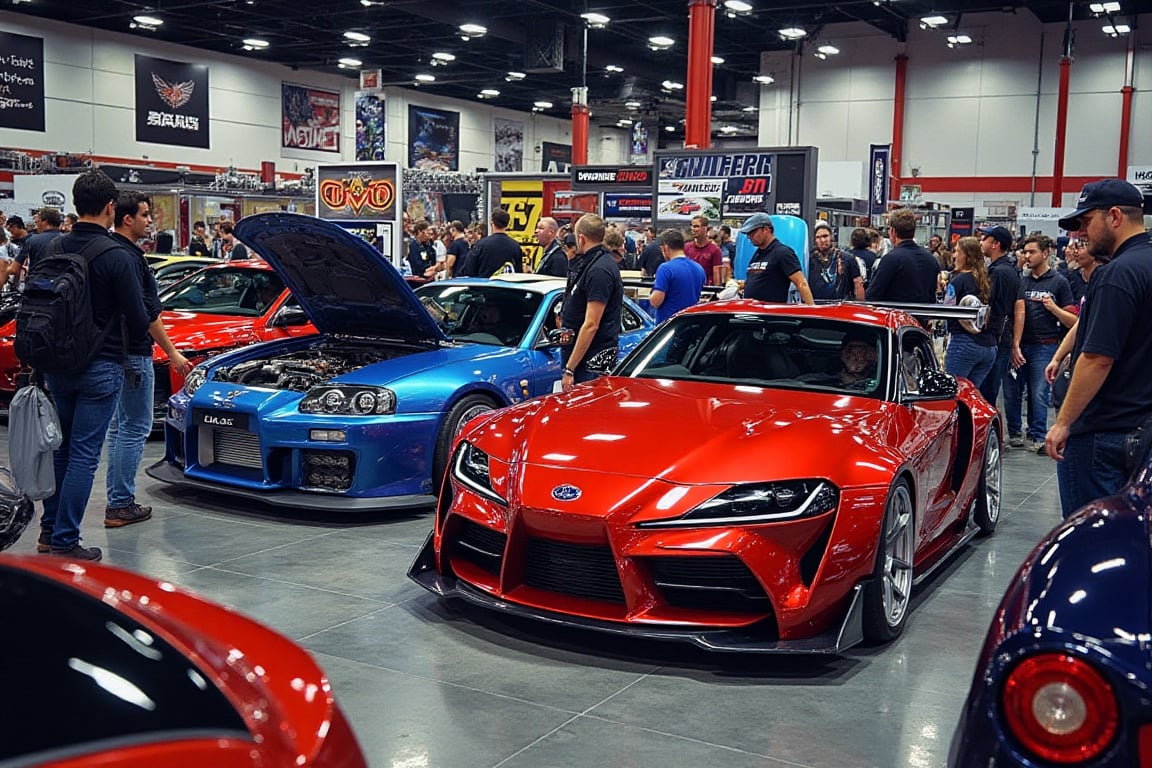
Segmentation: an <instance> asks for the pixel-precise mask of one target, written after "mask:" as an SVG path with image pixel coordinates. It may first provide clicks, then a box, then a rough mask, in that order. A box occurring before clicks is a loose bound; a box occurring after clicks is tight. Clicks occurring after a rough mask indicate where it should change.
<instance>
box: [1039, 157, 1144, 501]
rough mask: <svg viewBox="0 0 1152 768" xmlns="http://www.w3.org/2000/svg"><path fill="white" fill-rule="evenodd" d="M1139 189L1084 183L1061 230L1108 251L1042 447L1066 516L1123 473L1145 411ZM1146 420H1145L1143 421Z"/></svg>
mask: <svg viewBox="0 0 1152 768" xmlns="http://www.w3.org/2000/svg"><path fill="white" fill-rule="evenodd" d="M1143 203H1144V200H1143V196H1142V195H1141V194H1140V190H1138V189H1137V188H1136V187H1135V186H1134V185H1132V184H1129V183H1128V182H1126V181H1123V180H1121V179H1105V180H1103V181H1095V182H1092V183H1090V184H1086V185H1084V191H1083V192H1081V193H1080V201H1079V204H1078V205H1077V206H1076V210H1075V211H1073V212H1072V213H1070V214H1069V215H1068V216H1066V217H1065V218H1063V219H1061V220H1060V227H1061V229H1066V230H1068V231H1069V232H1074V233H1075V234H1076V235H1078V236H1080V237H1085V238H1087V240H1088V250H1089V252H1090V253H1092V254H1094V255H1096V254H1098V255H1108V256H1111V257H1112V260H1111V261H1110V262H1108V263H1107V264H1105V265H1104V266H1102V267H1099V268H1097V269H1096V272H1095V274H1094V275H1093V276H1092V279H1091V280H1090V281H1088V293H1087V295H1086V296H1085V298H1084V305H1083V307H1082V309H1081V311H1080V320H1079V323H1078V324H1077V327H1076V344H1075V346H1074V347H1073V349H1072V358H1073V361H1074V363H1073V365H1074V368H1073V373H1072V381H1071V383H1070V384H1069V386H1068V394H1067V395H1066V396H1065V398H1064V403H1063V405H1061V407H1060V412H1059V414H1058V415H1057V417H1056V423H1055V424H1054V425H1053V426H1052V428H1051V429H1049V430H1048V435H1047V437H1046V439H1045V447H1046V448H1047V451H1048V455H1049V456H1051V457H1052V458H1054V459H1056V460H1057V461H1059V462H1060V463H1059V464H1057V465H1056V476H1057V479H1058V480H1059V482H1060V506H1061V509H1062V511H1063V514H1064V517H1068V516H1069V515H1071V514H1072V513H1073V512H1075V511H1076V510H1077V509H1079V508H1080V507H1082V506H1083V505H1085V504H1087V503H1088V502H1090V501H1093V500H1095V499H1098V498H1101V497H1104V496H1109V495H1111V494H1114V493H1116V492H1117V491H1118V490H1119V489H1120V487H1121V486H1122V485H1123V484H1124V482H1125V480H1127V472H1126V471H1125V463H1126V462H1125V450H1124V443H1125V438H1126V437H1127V436H1128V434H1129V433H1130V432H1131V431H1132V430H1133V429H1135V428H1136V427H1137V426H1139V425H1141V424H1143V423H1145V422H1146V421H1147V420H1148V418H1149V416H1150V415H1152V378H1149V376H1148V361H1149V360H1150V359H1152V312H1149V311H1148V307H1149V306H1152V242H1150V241H1149V237H1148V233H1147V232H1145V231H1144V212H1143V207H1142V206H1143ZM1147 426H1148V427H1152V425H1147Z"/></svg>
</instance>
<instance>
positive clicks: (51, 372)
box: [16, 171, 148, 561]
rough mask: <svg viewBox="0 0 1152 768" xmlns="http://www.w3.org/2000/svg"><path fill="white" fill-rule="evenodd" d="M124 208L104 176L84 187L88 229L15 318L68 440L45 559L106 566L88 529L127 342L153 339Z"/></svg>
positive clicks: (80, 208)
mask: <svg viewBox="0 0 1152 768" xmlns="http://www.w3.org/2000/svg"><path fill="white" fill-rule="evenodd" d="M116 199H117V190H116V185H115V184H114V183H113V182H112V180H111V179H110V178H108V177H107V176H106V175H105V174H104V173H102V172H100V171H91V172H88V173H85V174H84V175H82V176H80V177H79V178H78V179H77V180H76V183H75V184H73V185H72V200H73V204H74V205H75V206H76V213H77V214H78V216H79V220H78V221H77V223H76V225H75V226H74V227H73V228H72V232H70V233H69V234H67V235H62V236H60V237H59V238H57V240H56V241H55V242H54V243H53V244H52V248H51V249H50V251H49V252H48V253H47V254H45V255H44V256H43V257H42V258H40V259H38V260H37V261H36V263H35V264H33V265H32V268H31V269H30V270H29V272H28V277H27V280H26V281H25V289H24V298H23V301H22V302H21V304H20V309H19V310H18V312H17V314H16V354H17V356H18V357H19V358H20V360H21V361H22V362H24V363H25V364H27V365H30V366H31V367H32V368H34V369H36V370H37V371H39V372H41V373H43V374H44V375H45V378H46V380H47V384H48V389H49V391H50V392H51V393H52V398H53V400H54V401H55V403H56V410H57V412H58V414H59V417H60V427H61V432H62V433H63V436H64V439H63V442H62V443H61V445H60V447H59V448H58V449H56V451H55V455H54V464H55V470H56V492H55V493H54V494H53V495H52V496H50V497H48V498H47V499H45V500H44V516H43V517H42V518H41V520H40V537H39V539H38V540H37V544H36V549H37V551H39V552H50V553H51V554H53V555H56V556H60V557H69V558H74V559H77V560H90V561H97V560H100V559H101V558H102V556H103V553H102V552H101V551H100V548H99V547H85V546H82V545H81V543H80V523H81V522H82V520H83V519H84V509H85V507H87V505H88V498H89V496H90V495H91V494H92V482H93V479H94V478H95V475H96V467H97V465H98V464H99V463H100V452H101V449H102V448H103V447H104V435H105V433H106V432H107V431H108V424H109V422H110V421H111V420H112V415H113V414H114V413H115V412H116V406H117V403H118V402H119V400H120V390H121V388H122V386H123V383H124V361H125V350H126V348H127V340H128V339H130V338H140V337H142V336H144V334H146V333H147V330H148V315H147V313H146V312H145V309H144V300H143V298H142V295H141V289H140V286H141V285H142V280H143V278H142V276H141V274H140V273H139V269H140V268H139V266H138V260H137V258H136V256H135V254H133V253H132V252H131V251H129V250H128V249H127V248H125V247H124V246H123V245H121V244H119V243H118V242H116V241H115V240H113V239H112V237H111V235H109V234H108V228H109V227H111V226H112V222H113V218H114V215H115V210H116Z"/></svg>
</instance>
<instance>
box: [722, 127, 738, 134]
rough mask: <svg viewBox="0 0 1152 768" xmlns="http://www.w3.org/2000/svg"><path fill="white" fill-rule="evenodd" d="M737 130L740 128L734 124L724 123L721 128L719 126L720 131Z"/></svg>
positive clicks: (731, 131) (730, 131) (734, 131)
mask: <svg viewBox="0 0 1152 768" xmlns="http://www.w3.org/2000/svg"><path fill="white" fill-rule="evenodd" d="M738 130H740V129H739V128H737V127H736V126H734V125H725V126H723V127H722V128H720V132H721V133H736V131H738Z"/></svg>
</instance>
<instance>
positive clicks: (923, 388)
mask: <svg viewBox="0 0 1152 768" xmlns="http://www.w3.org/2000/svg"><path fill="white" fill-rule="evenodd" d="M916 384H917V388H918V389H919V390H920V391H919V392H916V393H909V394H908V395H907V397H905V400H906V401H907V402H915V401H917V400H951V399H953V398H955V397H956V393H957V392H958V391H959V390H960V387H959V385H957V383H956V377H955V376H953V375H952V374H949V373H944V372H943V371H921V372H920V375H919V376H918V377H917V378H916Z"/></svg>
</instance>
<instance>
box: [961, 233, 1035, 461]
mask: <svg viewBox="0 0 1152 768" xmlns="http://www.w3.org/2000/svg"><path fill="white" fill-rule="evenodd" d="M978 232H979V234H980V250H982V251H983V252H984V256H985V257H986V258H987V259H988V280H989V281H990V282H991V284H992V292H991V294H990V296H989V298H988V328H989V329H991V331H992V333H993V334H994V335H995V336H996V341H997V349H996V362H995V363H993V364H992V370H990V371H989V372H988V375H987V376H985V377H984V381H983V382H973V383H975V384H976V386H978V387H979V388H980V394H982V395H984V399H985V400H987V401H988V402H989V403H995V402H996V399H997V398H998V397H999V396H1000V386H1001V384H1003V385H1004V387H1015V386H1017V384H1016V382H1015V380H1013V379H1010V378H1009V377H1008V367H1009V365H1010V363H1011V361H1012V318H1013V316H1014V313H1015V308H1016V299H1017V298H1018V297H1019V295H1020V271H1019V270H1018V269H1016V260H1015V259H1014V258H1012V255H1011V254H1009V253H1008V249H1009V248H1011V247H1012V233H1011V232H1009V231H1008V230H1007V229H1005V228H1004V227H985V228H984V229H981V230H978ZM1005 400H1008V396H1007V395H1005ZM1006 418H1007V421H1008V439H1009V440H1010V441H1011V440H1013V439H1015V440H1016V441H1017V443H1018V445H1020V446H1022V445H1024V442H1023V441H1024V436H1023V435H1022V434H1021V429H1022V426H1021V425H1022V420H1021V417H1020V410H1019V409H1016V410H1015V411H1012V410H1009V411H1008V412H1007V414H1006Z"/></svg>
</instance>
